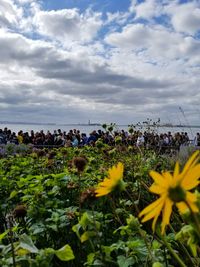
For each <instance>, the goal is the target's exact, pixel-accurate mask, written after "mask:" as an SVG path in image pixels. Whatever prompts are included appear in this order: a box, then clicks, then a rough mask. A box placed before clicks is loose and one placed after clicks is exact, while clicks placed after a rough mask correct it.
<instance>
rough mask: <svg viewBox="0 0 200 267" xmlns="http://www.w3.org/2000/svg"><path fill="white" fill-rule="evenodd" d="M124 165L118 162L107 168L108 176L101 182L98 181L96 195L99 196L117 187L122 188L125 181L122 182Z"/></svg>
mask: <svg viewBox="0 0 200 267" xmlns="http://www.w3.org/2000/svg"><path fill="white" fill-rule="evenodd" d="M123 172H124V165H123V164H122V163H121V162H119V163H118V164H117V166H113V167H112V168H110V169H109V170H108V177H106V178H105V179H104V180H103V182H101V183H99V185H98V187H97V189H96V190H95V193H96V197H101V196H105V195H107V194H109V193H110V192H112V191H113V190H114V189H116V188H119V189H120V190H123V189H124V188H125V183H124V182H123Z"/></svg>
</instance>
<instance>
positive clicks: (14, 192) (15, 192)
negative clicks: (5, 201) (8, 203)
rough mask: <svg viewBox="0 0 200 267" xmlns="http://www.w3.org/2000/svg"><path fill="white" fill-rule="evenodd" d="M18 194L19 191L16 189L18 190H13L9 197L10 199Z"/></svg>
mask: <svg viewBox="0 0 200 267" xmlns="http://www.w3.org/2000/svg"><path fill="white" fill-rule="evenodd" d="M17 194H18V191H16V190H14V191H12V192H11V193H10V197H9V199H12V198H14V197H15V196H16V195H17Z"/></svg>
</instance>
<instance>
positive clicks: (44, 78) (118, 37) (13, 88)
mask: <svg viewBox="0 0 200 267" xmlns="http://www.w3.org/2000/svg"><path fill="white" fill-rule="evenodd" d="M180 107H181V108H182V110H184V113H185V117H186V118H187V120H188V121H190V122H191V123H193V124H200V0H194V1H193V0H188V1H186V0H145V1H142V0H132V1H131V0H96V1H95V0H0V120H1V121H2V120H8V121H29V122H38V121H39V122H57V123H80V122H83V123H87V122H88V120H89V119H90V120H91V121H92V122H100V123H103V122H115V123H119V124H122V123H124V124H129V123H135V122H138V121H143V120H145V119H146V118H152V119H153V120H156V119H157V118H161V121H162V122H167V123H169V122H173V123H179V121H180V120H181V121H183V122H184V118H183V115H182V114H181V112H180Z"/></svg>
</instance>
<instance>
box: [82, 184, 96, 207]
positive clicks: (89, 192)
mask: <svg viewBox="0 0 200 267" xmlns="http://www.w3.org/2000/svg"><path fill="white" fill-rule="evenodd" d="M95 197H96V195H95V189H94V188H93V187H91V188H88V189H86V190H85V191H83V192H82V193H81V196H80V203H81V204H83V203H84V202H86V201H88V202H89V203H90V202H92V201H94V200H95V199H96V198H95Z"/></svg>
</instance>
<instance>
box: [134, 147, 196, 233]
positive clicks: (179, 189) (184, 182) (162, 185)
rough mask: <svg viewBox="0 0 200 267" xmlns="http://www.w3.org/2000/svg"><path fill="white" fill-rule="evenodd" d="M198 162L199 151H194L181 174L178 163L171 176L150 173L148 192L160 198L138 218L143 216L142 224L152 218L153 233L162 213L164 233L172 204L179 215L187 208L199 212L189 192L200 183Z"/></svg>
mask: <svg viewBox="0 0 200 267" xmlns="http://www.w3.org/2000/svg"><path fill="white" fill-rule="evenodd" d="M198 160H199V151H196V152H194V153H193V155H192V156H191V157H190V158H189V160H188V161H187V162H186V164H185V166H184V168H183V170H182V172H180V167H179V163H178V162H176V165H175V168H174V173H173V175H172V174H171V173H170V172H163V173H162V174H160V173H158V172H156V171H151V172H150V176H151V177H152V178H153V180H154V183H153V184H152V186H151V187H150V188H149V191H150V192H152V193H154V194H158V195H160V198H158V199H157V200H156V201H154V202H153V203H151V204H150V205H149V206H147V207H146V208H145V209H144V210H143V211H142V212H140V214H139V217H143V216H144V217H143V219H142V222H146V221H148V220H150V219H153V218H154V219H153V224H152V228H153V231H154V230H155V225H156V222H157V219H158V217H159V215H160V214H161V212H162V223H161V232H162V234H163V233H164V232H165V227H166V225H168V224H169V222H170V216H171V213H172V207H173V205H174V204H175V205H176V206H177V208H178V210H179V213H181V214H183V213H185V212H186V211H187V210H188V208H189V209H190V210H192V212H198V211H199V209H198V207H197V205H196V201H197V197H196V195H195V194H194V193H191V192H189V191H190V190H192V189H194V188H195V187H196V186H197V185H198V184H199V183H200V181H199V178H200V164H197V162H198Z"/></svg>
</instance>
